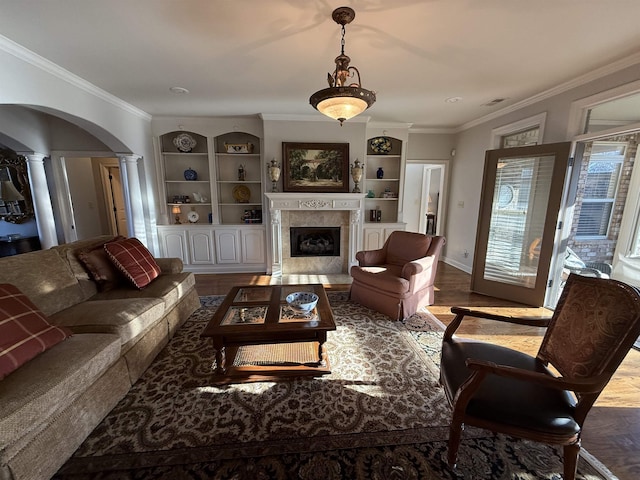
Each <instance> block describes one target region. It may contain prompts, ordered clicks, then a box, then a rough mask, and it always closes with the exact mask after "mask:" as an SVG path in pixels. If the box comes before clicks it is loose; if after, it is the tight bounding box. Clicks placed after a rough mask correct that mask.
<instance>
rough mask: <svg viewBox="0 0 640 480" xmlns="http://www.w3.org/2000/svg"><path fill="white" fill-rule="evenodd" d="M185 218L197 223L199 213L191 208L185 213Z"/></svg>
mask: <svg viewBox="0 0 640 480" xmlns="http://www.w3.org/2000/svg"><path fill="white" fill-rule="evenodd" d="M187 219H188V220H189V222H190V223H197V222H198V220H200V215H198V212H196V211H195V210H191V211H190V212H189V213H188V214H187Z"/></svg>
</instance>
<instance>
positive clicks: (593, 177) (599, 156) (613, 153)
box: [576, 142, 627, 238]
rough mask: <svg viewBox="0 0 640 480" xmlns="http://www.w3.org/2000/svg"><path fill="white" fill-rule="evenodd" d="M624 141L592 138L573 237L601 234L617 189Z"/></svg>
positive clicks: (600, 235)
mask: <svg viewBox="0 0 640 480" xmlns="http://www.w3.org/2000/svg"><path fill="white" fill-rule="evenodd" d="M626 148H627V146H626V144H620V143H613V142H595V143H594V144H593V147H592V150H591V156H590V158H589V161H588V164H587V166H586V175H584V174H583V179H582V182H583V186H582V188H583V194H582V207H581V209H580V214H579V217H578V228H577V230H576V237H590V238H594V237H595V238H605V237H607V235H608V233H609V225H610V224H611V215H612V213H613V207H614V204H615V200H616V193H617V191H618V183H619V181H620V174H621V171H622V162H623V161H624V154H625V151H626Z"/></svg>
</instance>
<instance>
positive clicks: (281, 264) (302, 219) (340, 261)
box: [265, 193, 364, 277]
mask: <svg viewBox="0 0 640 480" xmlns="http://www.w3.org/2000/svg"><path fill="white" fill-rule="evenodd" d="M265 196H266V197H267V199H268V200H269V209H268V216H267V225H270V227H269V228H267V242H268V244H270V245H271V248H270V251H269V259H268V260H267V265H268V267H267V273H269V274H271V275H272V276H274V277H281V276H282V275H283V274H285V275H298V274H305V275H306V274H314V275H315V274H323V275H326V274H332V273H339V274H344V273H348V272H349V268H350V267H351V266H352V265H357V264H358V262H357V260H356V253H357V252H358V249H361V245H362V215H361V212H362V211H363V209H364V194H354V193H311V194H310V193H265ZM292 227H313V228H323V229H324V228H328V227H334V228H335V227H338V230H339V233H338V236H337V237H336V239H335V241H334V245H339V247H338V248H340V250H339V252H340V253H339V256H328V255H322V256H304V257H293V256H292V255H291V245H290V244H291V228H292ZM336 254H337V253H335V254H334V255H336ZM269 267H270V268H269Z"/></svg>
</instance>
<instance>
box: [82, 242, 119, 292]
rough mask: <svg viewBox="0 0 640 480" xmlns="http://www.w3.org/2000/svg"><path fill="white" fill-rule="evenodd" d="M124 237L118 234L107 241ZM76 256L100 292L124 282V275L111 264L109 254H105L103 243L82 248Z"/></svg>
mask: <svg viewBox="0 0 640 480" xmlns="http://www.w3.org/2000/svg"><path fill="white" fill-rule="evenodd" d="M124 239H125V238H124V237H122V236H118V237H116V238H114V239H113V240H109V242H117V241H119V240H124ZM105 243H108V242H105ZM77 256H78V260H80V262H82V264H83V265H84V267H85V268H86V269H87V271H88V272H89V275H91V278H93V281H94V282H96V284H97V285H98V290H100V291H101V292H106V291H109V290H112V289H114V288H115V287H117V286H118V285H120V284H121V283H122V282H124V276H123V275H122V273H120V270H118V268H117V267H116V266H115V265H114V264H113V262H112V261H111V259H110V258H109V255H107V252H106V251H105V249H104V243H101V244H99V245H96V246H95V247H91V248H85V249H82V250H80V251H79V252H78V254H77Z"/></svg>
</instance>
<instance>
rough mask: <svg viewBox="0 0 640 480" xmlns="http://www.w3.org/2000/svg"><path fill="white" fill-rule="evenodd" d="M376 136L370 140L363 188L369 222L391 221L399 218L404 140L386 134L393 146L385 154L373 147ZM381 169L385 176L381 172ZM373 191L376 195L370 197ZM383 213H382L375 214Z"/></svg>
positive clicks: (367, 220) (366, 217) (366, 216)
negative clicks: (365, 194) (365, 195)
mask: <svg viewBox="0 0 640 480" xmlns="http://www.w3.org/2000/svg"><path fill="white" fill-rule="evenodd" d="M376 138H382V137H373V138H370V139H369V140H368V141H367V160H366V161H365V170H364V177H365V178H364V188H365V190H364V191H365V192H366V193H367V194H368V196H367V198H366V199H365V209H366V212H365V218H364V220H365V222H366V223H389V222H397V221H398V202H399V198H400V197H401V196H402V181H401V180H402V179H401V174H402V168H403V162H402V141H401V140H398V139H396V138H391V137H384V138H386V140H388V142H389V144H390V148H389V149H388V151H387V152H386V153H378V152H376V151H374V150H373V149H372V142H373V141H374V140H375V139H376ZM380 169H381V171H382V172H383V173H382V177H380V176H379V174H378V172H379V170H380ZM370 192H373V195H374V197H373V198H370V197H369V195H370ZM372 211H374V212H376V211H377V212H380V213H379V214H377V215H376V214H372Z"/></svg>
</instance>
